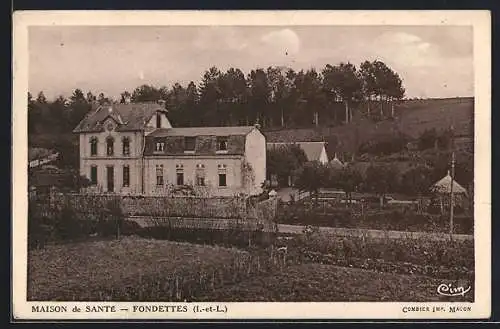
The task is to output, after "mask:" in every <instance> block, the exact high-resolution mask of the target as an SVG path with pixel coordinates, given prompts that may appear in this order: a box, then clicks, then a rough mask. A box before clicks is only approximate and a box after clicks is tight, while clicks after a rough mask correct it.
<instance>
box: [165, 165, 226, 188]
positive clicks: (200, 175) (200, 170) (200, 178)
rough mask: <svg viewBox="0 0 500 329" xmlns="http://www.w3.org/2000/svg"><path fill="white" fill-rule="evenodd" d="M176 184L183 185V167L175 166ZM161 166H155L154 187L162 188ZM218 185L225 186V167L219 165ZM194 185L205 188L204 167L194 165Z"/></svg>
mask: <svg viewBox="0 0 500 329" xmlns="http://www.w3.org/2000/svg"><path fill="white" fill-rule="evenodd" d="M175 176H176V184H177V185H184V167H183V165H182V164H181V165H176V168H175ZM163 177H164V172H163V165H156V185H157V186H163V185H164V184H165V181H164V178H163ZM218 178H219V181H218V183H219V184H218V185H219V186H220V187H225V186H227V175H226V165H219V170H218ZM195 184H196V185H197V186H205V165H203V164H200V165H196V171H195Z"/></svg>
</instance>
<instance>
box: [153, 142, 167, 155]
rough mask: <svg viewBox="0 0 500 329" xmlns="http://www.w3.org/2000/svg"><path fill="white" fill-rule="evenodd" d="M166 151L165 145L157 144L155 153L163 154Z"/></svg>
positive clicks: (162, 143)
mask: <svg viewBox="0 0 500 329" xmlns="http://www.w3.org/2000/svg"><path fill="white" fill-rule="evenodd" d="M164 150H165V143H164V142H161V141H156V142H155V152H163V151H164Z"/></svg>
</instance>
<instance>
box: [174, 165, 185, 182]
mask: <svg viewBox="0 0 500 329" xmlns="http://www.w3.org/2000/svg"><path fill="white" fill-rule="evenodd" d="M175 173H176V183H177V185H184V165H182V164H176V165H175Z"/></svg>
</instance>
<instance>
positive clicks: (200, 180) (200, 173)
mask: <svg viewBox="0 0 500 329" xmlns="http://www.w3.org/2000/svg"><path fill="white" fill-rule="evenodd" d="M195 176H196V185H198V186H205V165H204V164H202V163H199V164H197V165H196V174H195Z"/></svg>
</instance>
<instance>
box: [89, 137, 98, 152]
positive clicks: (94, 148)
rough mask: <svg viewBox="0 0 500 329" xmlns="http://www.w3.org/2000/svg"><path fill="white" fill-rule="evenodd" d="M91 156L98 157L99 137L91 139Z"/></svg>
mask: <svg viewBox="0 0 500 329" xmlns="http://www.w3.org/2000/svg"><path fill="white" fill-rule="evenodd" d="M90 155H91V156H96V155H97V137H92V138H91V139H90Z"/></svg>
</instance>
